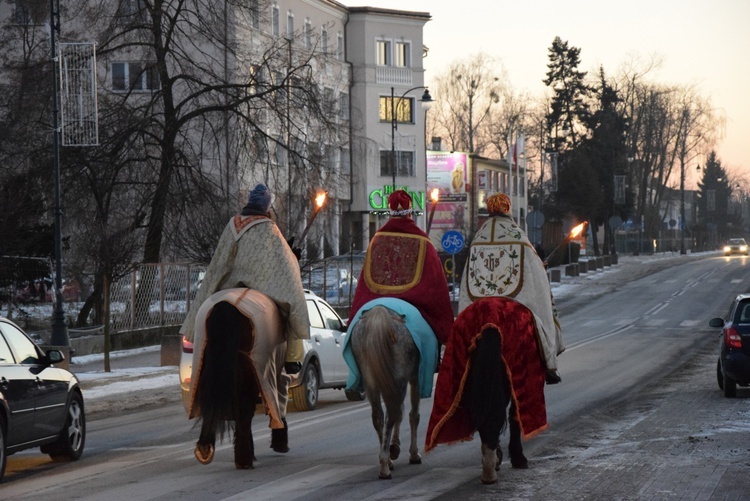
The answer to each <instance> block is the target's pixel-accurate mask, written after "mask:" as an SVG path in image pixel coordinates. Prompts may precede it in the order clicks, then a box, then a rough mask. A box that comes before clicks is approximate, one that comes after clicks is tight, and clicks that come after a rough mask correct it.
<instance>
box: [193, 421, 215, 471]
mask: <svg viewBox="0 0 750 501" xmlns="http://www.w3.org/2000/svg"><path fill="white" fill-rule="evenodd" d="M215 444H216V429H215V428H214V429H211V424H210V423H209V422H208V421H207V420H205V419H204V420H203V423H202V424H201V434H200V436H199V437H198V443H196V444H195V451H194V453H195V458H196V459H197V460H198V461H199V462H200V463H201V464H208V463H210V462H211V461H213V459H214V452H215Z"/></svg>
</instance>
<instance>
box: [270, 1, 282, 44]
mask: <svg viewBox="0 0 750 501" xmlns="http://www.w3.org/2000/svg"><path fill="white" fill-rule="evenodd" d="M279 16H280V14H279V6H278V5H274V6H273V8H272V10H271V35H273V36H275V37H277V36H279V35H280V34H281V28H280V27H279Z"/></svg>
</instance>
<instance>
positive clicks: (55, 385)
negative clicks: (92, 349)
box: [0, 317, 86, 481]
mask: <svg viewBox="0 0 750 501" xmlns="http://www.w3.org/2000/svg"><path fill="white" fill-rule="evenodd" d="M63 360H64V357H63V354H62V353H61V352H60V351H59V350H47V352H46V353H42V350H41V349H40V348H39V347H38V346H37V345H36V344H34V342H33V341H32V340H31V338H30V337H29V336H28V335H27V334H26V333H25V332H24V331H23V330H21V328H20V327H18V326H17V325H16V324H14V323H13V322H11V321H10V320H8V319H6V318H2V317H0V481H1V480H2V478H3V475H4V474H5V464H6V462H7V456H9V455H11V454H14V453H16V452H19V451H22V450H24V449H31V448H34V447H40V448H41V451H42V452H43V453H44V454H49V456H50V457H51V458H52V459H54V460H68V461H75V460H77V459H79V458H80V457H81V454H82V453H83V446H84V443H85V441H86V418H85V415H84V410H83V395H82V394H81V388H80V385H79V382H78V378H77V377H75V376H74V375H73V374H72V373H70V372H69V371H67V370H65V369H62V368H59V367H55V366H54V364H57V363H60V362H62V361H63Z"/></svg>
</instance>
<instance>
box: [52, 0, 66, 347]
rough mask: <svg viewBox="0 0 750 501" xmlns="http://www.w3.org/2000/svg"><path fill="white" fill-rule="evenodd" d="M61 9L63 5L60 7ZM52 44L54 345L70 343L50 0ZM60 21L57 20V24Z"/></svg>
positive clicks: (56, 13)
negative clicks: (64, 287) (64, 298)
mask: <svg viewBox="0 0 750 501" xmlns="http://www.w3.org/2000/svg"><path fill="white" fill-rule="evenodd" d="M57 8H58V9H59V8H60V7H59V4H58V6H57ZM49 9H50V19H49V26H50V46H51V56H52V150H53V158H54V170H55V173H54V174H55V306H54V310H53V312H52V333H51V337H50V344H52V345H54V346H70V339H69V338H68V327H67V326H66V325H65V312H64V311H63V304H62V229H61V226H62V208H61V205H60V197H61V195H60V192H61V187H60V152H59V136H58V135H59V133H60V131H59V129H58V127H59V124H58V118H57V115H58V109H57V66H56V65H57V46H56V43H55V32H56V31H58V30H59V29H60V24H59V17H58V16H59V15H60V13H59V11H58V10H56V9H55V1H54V0H50V2H49ZM55 20H57V23H55Z"/></svg>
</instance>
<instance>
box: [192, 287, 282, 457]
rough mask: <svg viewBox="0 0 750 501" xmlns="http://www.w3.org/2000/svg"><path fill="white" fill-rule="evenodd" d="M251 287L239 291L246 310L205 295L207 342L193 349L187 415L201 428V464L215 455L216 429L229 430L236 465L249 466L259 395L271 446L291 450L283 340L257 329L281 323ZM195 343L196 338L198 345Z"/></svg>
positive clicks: (219, 431) (231, 300) (269, 303)
mask: <svg viewBox="0 0 750 501" xmlns="http://www.w3.org/2000/svg"><path fill="white" fill-rule="evenodd" d="M235 290H237V289H235ZM252 292H253V294H242V297H243V299H245V300H248V301H250V302H251V304H250V303H248V304H250V307H249V309H248V308H245V310H244V312H243V311H240V309H238V308H237V307H235V306H234V304H233V303H234V298H232V297H228V298H227V300H219V301H218V302H216V301H212V299H211V298H209V300H207V301H206V303H207V304H206V308H205V311H204V308H203V307H202V308H201V311H202V312H203V314H204V315H205V341H204V342H201V347H202V349H201V350H196V352H197V353H198V354H197V355H196V352H194V359H193V373H194V374H197V377H196V378H194V379H193V381H194V387H193V389H192V393H193V397H192V405H191V410H190V416H191V417H199V421H198V424H200V427H201V431H200V436H199V438H198V442H197V444H196V446H195V457H196V458H197V459H198V461H200V462H201V463H202V464H208V463H210V462H211V461H212V460H213V457H214V451H215V444H216V436H217V434H218V435H219V438H220V440H223V438H224V434H225V433H227V432H228V431H230V430H232V429H233V432H234V462H235V466H236V467H237V468H238V469H251V468H253V461H254V460H255V447H254V444H253V436H252V421H253V416H254V414H255V407H256V405H257V404H258V402H259V401H260V400H264V401H265V402H266V405H267V407H269V408H270V410H271V412H270V414H271V423H272V430H271V448H272V449H273V450H274V451H276V452H281V453H284V452H287V451H288V450H289V447H288V435H287V424H286V418H285V417H284V416H285V414H286V398H287V391H288V389H287V388H288V383H289V377H288V376H287V375H286V374H285V373H282V369H283V362H284V352H285V345H286V343H279V342H278V339H281V336H280V333H279V332H275V333H269V332H266V331H264V330H263V329H259V328H258V327H259V326H268V325H270V326H279V325H280V322H279V319H278V312H277V311H276V306H275V304H274V303H273V302H272V301H271V300H270V299H268V298H267V297H265V296H263V295H262V294H260V293H257V292H255V291H252ZM221 294H224V293H221ZM229 294H231V292H230V293H229ZM213 297H214V296H212V298H213ZM256 303H257V304H256ZM249 312H254V313H255V316H254V317H253V316H252V315H248V313H249ZM259 316H270V317H271V318H270V320H269V319H267V318H259ZM200 318H203V317H202V316H201V313H199V319H200ZM274 328H275V327H274ZM269 338H270V339H271V340H270V341H269ZM274 339H275V340H276V341H274ZM199 342H200V341H199V340H198V339H196V344H198V343H199ZM201 352H202V353H201ZM196 369H198V370H196Z"/></svg>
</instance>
